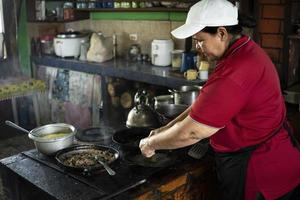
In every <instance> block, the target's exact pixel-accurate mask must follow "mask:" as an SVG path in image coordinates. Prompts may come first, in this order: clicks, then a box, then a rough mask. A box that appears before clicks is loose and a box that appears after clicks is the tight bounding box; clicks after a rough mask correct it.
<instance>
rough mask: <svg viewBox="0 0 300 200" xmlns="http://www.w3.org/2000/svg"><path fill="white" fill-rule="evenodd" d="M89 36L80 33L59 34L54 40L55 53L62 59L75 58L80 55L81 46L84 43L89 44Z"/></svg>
mask: <svg viewBox="0 0 300 200" xmlns="http://www.w3.org/2000/svg"><path fill="white" fill-rule="evenodd" d="M88 40H89V36H88V34H82V33H80V32H74V31H70V32H64V33H59V34H57V35H56V37H55V38H54V41H53V43H54V52H55V54H56V55H57V56H60V57H75V58H78V56H79V55H80V46H81V44H82V43H84V42H88Z"/></svg>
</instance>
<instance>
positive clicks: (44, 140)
mask: <svg viewBox="0 0 300 200" xmlns="http://www.w3.org/2000/svg"><path fill="white" fill-rule="evenodd" d="M5 123H6V124H7V125H9V126H11V127H14V128H17V129H19V130H21V131H24V132H26V133H28V137H29V138H30V139H32V140H33V142H34V145H35V147H36V149H37V150H38V151H39V152H41V153H43V154H45V155H55V153H56V152H57V151H59V150H61V149H64V148H66V147H69V146H71V145H72V144H73V143H74V139H75V134H76V129H75V127H74V126H72V125H70V124H64V123H55V124H47V125H43V126H40V127H37V128H34V129H32V130H31V131H28V130H26V129H24V128H22V127H20V126H18V125H17V124H15V123H13V122H11V121H8V120H7V121H5Z"/></svg>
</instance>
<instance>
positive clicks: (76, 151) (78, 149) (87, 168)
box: [55, 145, 119, 173]
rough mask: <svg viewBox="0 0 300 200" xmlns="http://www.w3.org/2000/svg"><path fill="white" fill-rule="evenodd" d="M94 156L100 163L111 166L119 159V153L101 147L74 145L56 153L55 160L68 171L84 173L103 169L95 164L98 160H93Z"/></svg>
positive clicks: (98, 164)
mask: <svg viewBox="0 0 300 200" xmlns="http://www.w3.org/2000/svg"><path fill="white" fill-rule="evenodd" d="M95 156H98V158H99V157H101V161H102V160H103V162H104V161H105V162H106V163H107V164H110V165H111V164H113V162H115V161H116V160H117V159H118V158H119V152H118V151H117V150H116V149H114V148H111V147H107V146H103V145H76V146H72V147H68V148H65V149H62V150H60V151H58V152H57V154H56V156H55V159H56V161H57V162H58V163H59V164H60V165H62V166H64V167H66V168H67V169H68V170H72V171H75V172H76V171H77V172H81V173H86V172H93V171H95V170H100V169H101V168H102V169H103V165H102V164H100V163H99V162H97V161H99V159H97V161H96V160H95Z"/></svg>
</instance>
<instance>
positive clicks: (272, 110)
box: [140, 0, 300, 200]
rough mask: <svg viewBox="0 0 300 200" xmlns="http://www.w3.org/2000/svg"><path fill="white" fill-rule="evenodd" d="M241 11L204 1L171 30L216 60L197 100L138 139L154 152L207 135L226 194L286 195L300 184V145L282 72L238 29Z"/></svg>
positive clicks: (251, 199)
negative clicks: (286, 100)
mask: <svg viewBox="0 0 300 200" xmlns="http://www.w3.org/2000/svg"><path fill="white" fill-rule="evenodd" d="M241 31H242V28H241V26H240V25H239V22H238V10H237V8H236V7H235V6H234V5H233V4H232V3H230V2H228V1H226V0H202V1H200V2H198V3H196V4H195V5H194V6H192V7H191V9H190V11H189V13H188V16H187V20H186V23H185V24H184V25H183V26H181V27H179V28H177V29H176V30H174V31H172V34H173V35H174V36H175V37H177V38H180V39H183V38H187V37H190V36H193V38H194V39H195V40H196V47H197V49H199V51H200V52H201V53H203V54H204V55H205V56H206V57H207V58H208V59H209V60H211V61H217V64H216V68H215V70H214V72H213V73H212V74H211V75H210V77H209V80H208V81H207V82H206V84H205V85H204V86H203V88H202V90H201V94H200V95H199V96H198V98H197V100H196V101H195V102H194V103H193V105H191V107H189V108H188V109H187V110H186V111H185V112H184V113H182V114H181V115H180V116H179V117H177V118H176V119H175V120H173V121H172V122H170V123H169V124H168V125H166V126H165V127H161V128H159V129H157V130H154V131H152V132H151V133H150V135H149V137H147V138H144V139H142V140H141V141H140V149H141V151H142V153H143V154H144V155H145V156H147V157H151V156H153V155H154V154H155V150H158V149H175V148H180V147H184V146H188V145H191V144H194V143H196V142H198V141H200V140H202V139H204V138H208V137H209V138H210V144H211V146H212V148H213V150H214V151H215V160H216V167H217V175H218V180H219V182H220V184H219V185H220V186H221V190H222V191H224V193H223V199H228V200H234V199H237V200H241V199H247V200H255V199H277V198H282V199H289V196H290V194H291V193H292V191H293V190H294V188H296V187H297V185H299V183H300V151H299V150H298V149H297V148H296V147H295V145H294V144H293V143H294V142H296V141H295V140H293V142H292V141H291V134H288V131H287V129H289V126H288V124H287V122H286V109H285V104H284V100H283V98H282V95H281V90H280V83H279V79H278V75H277V72H276V69H275V67H274V65H273V64H272V62H271V60H270V59H269V58H268V56H267V55H266V54H265V52H264V51H263V50H262V49H261V48H260V47H259V46H258V45H257V44H255V43H254V42H253V41H252V40H251V39H250V38H249V37H247V36H244V35H242V34H241Z"/></svg>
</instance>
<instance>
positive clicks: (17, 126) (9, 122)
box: [5, 120, 29, 133]
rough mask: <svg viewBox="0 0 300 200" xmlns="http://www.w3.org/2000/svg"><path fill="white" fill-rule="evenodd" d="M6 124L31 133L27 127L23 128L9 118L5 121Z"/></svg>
mask: <svg viewBox="0 0 300 200" xmlns="http://www.w3.org/2000/svg"><path fill="white" fill-rule="evenodd" d="M5 124H6V125H8V126H10V127H13V128H16V129H18V130H20V131H23V132H25V133H29V131H28V130H26V129H25V128H22V127H21V126H19V125H17V124H15V123H13V122H11V121H9V120H6V121H5Z"/></svg>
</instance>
